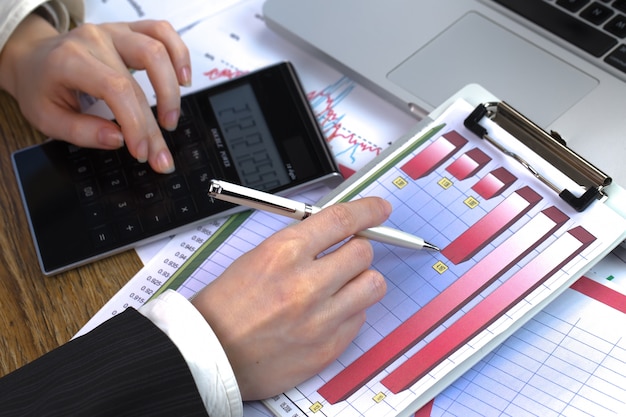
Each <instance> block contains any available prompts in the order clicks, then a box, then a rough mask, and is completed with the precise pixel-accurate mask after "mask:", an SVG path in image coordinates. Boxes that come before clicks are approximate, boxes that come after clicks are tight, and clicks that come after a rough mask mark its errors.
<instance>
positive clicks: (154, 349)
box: [0, 309, 208, 417]
mask: <svg viewBox="0 0 626 417" xmlns="http://www.w3.org/2000/svg"><path fill="white" fill-rule="evenodd" d="M207 415H208V414H207V412H206V409H205V407H204V404H203V403H202V399H201V398H200V394H199V393H198V390H197V388H196V385H195V382H194V380H193V377H192V375H191V372H190V370H189V368H188V367H187V364H186V362H185V360H184V358H183V357H182V355H181V354H180V352H179V351H178V349H177V348H176V346H175V345H174V343H173V342H172V341H171V340H170V339H169V338H168V337H167V335H165V334H164V333H163V332H162V331H161V330H160V329H159V328H158V327H156V326H155V325H154V324H153V323H152V322H151V321H150V320H148V319H147V318H145V317H144V316H143V315H141V314H140V313H139V312H137V311H136V310H133V309H128V310H126V311H125V312H123V313H120V314H119V315H117V316H115V317H113V318H111V319H110V320H108V321H107V322H105V323H104V324H102V325H101V326H99V327H97V328H96V329H94V330H93V331H91V332H90V333H88V334H86V335H84V336H82V337H79V338H77V339H75V340H72V341H70V342H68V343H67V344H65V345H63V346H61V347H59V348H57V349H55V350H53V351H51V352H50V353H48V354H46V355H44V356H42V357H41V358H39V359H37V360H35V361H34V362H32V363H30V364H28V365H26V366H24V367H22V368H20V369H18V370H16V371H14V372H12V373H10V374H8V375H7V376H5V377H3V378H2V379H0V416H2V417H4V416H142V417H144V416H207Z"/></svg>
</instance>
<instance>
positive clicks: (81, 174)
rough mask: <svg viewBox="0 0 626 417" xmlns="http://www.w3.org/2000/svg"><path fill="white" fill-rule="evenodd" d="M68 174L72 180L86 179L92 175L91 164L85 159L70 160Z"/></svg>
mask: <svg viewBox="0 0 626 417" xmlns="http://www.w3.org/2000/svg"><path fill="white" fill-rule="evenodd" d="M70 174H71V175H72V177H74V178H78V179H80V178H86V177H89V176H91V175H93V174H94V169H93V164H92V163H91V161H90V160H89V159H87V158H84V157H83V158H77V159H73V160H71V168H70Z"/></svg>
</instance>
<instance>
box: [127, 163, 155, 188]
mask: <svg viewBox="0 0 626 417" xmlns="http://www.w3.org/2000/svg"><path fill="white" fill-rule="evenodd" d="M154 177H155V173H154V171H152V169H150V166H149V165H148V164H137V165H134V166H133V167H132V168H131V178H132V181H133V182H136V183H141V182H146V181H150V180H152V179H153V178H154Z"/></svg>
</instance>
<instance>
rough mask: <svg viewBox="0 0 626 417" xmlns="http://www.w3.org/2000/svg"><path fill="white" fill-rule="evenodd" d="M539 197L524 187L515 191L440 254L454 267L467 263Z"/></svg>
mask: <svg viewBox="0 0 626 417" xmlns="http://www.w3.org/2000/svg"><path fill="white" fill-rule="evenodd" d="M541 198H542V197H541V196H540V195H539V194H538V193H536V192H535V191H533V189H532V188H530V187H528V186H524V187H523V188H521V189H519V190H517V191H515V192H514V193H512V194H511V195H509V196H508V197H507V198H505V199H504V200H503V201H502V202H501V203H500V204H498V205H497V206H496V207H495V208H494V209H493V210H491V211H490V212H489V213H487V214H486V215H485V216H483V217H482V218H481V219H480V220H478V221H477V222H476V223H474V224H473V225H472V226H471V227H470V228H469V229H467V230H466V231H465V232H463V233H462V234H461V235H460V236H459V237H457V238H456V239H454V240H453V241H452V242H450V244H449V245H448V246H446V247H445V248H443V249H442V251H441V254H442V255H443V256H445V257H446V258H448V259H449V260H450V262H452V263H454V264H455V265H458V264H460V263H461V262H465V261H467V260H468V259H470V258H471V257H472V256H474V255H476V254H477V253H478V252H480V251H481V250H482V249H483V248H484V247H485V246H487V245H488V244H489V243H490V242H492V241H493V240H494V239H495V238H497V237H498V236H499V235H500V234H501V233H502V232H503V231H504V230H506V229H508V228H509V227H510V226H511V225H512V224H513V223H515V222H516V221H517V220H519V219H520V218H521V217H522V216H523V215H524V214H526V213H528V211H529V210H530V209H532V208H533V207H534V206H535V205H536V204H537V203H538V202H539V201H541Z"/></svg>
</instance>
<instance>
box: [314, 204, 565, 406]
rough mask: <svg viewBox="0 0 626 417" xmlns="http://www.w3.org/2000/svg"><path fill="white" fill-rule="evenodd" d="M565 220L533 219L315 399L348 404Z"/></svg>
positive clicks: (550, 212) (552, 213)
mask: <svg viewBox="0 0 626 417" xmlns="http://www.w3.org/2000/svg"><path fill="white" fill-rule="evenodd" d="M567 220H569V217H568V216H566V215H565V214H564V213H563V212H562V211H560V210H559V209H557V208H556V207H549V208H547V209H545V210H543V211H542V212H541V213H539V214H537V216H535V217H534V218H532V219H531V220H530V221H529V222H528V223H526V224H525V225H524V226H522V227H521V228H520V230H518V231H517V232H516V233H515V234H514V235H512V236H511V237H509V238H508V239H507V240H506V241H505V242H503V243H502V244H501V245H500V246H498V247H497V248H496V249H494V250H493V252H491V253H489V254H488V255H487V256H486V257H485V258H483V259H482V260H481V261H480V262H478V263H477V264H476V265H474V266H473V267H472V268H471V269H470V270H469V271H467V272H466V273H465V274H463V275H462V276H461V277H459V278H458V279H457V280H456V281H455V282H454V283H452V284H451V285H450V286H449V287H448V288H446V289H445V290H444V291H442V292H441V293H440V294H439V295H437V296H436V297H435V298H434V299H432V300H431V301H430V302H429V303H428V304H426V305H425V306H424V307H422V308H421V309H420V310H418V311H417V312H416V313H415V314H413V315H412V316H411V317H409V318H408V319H407V320H406V321H405V322H403V323H402V324H401V325H400V326H398V327H397V328H396V329H394V330H393V331H392V332H391V333H389V334H388V335H387V336H386V337H385V338H383V339H382V340H381V341H379V342H378V343H377V344H376V345H374V346H373V347H372V348H370V349H369V350H368V351H367V352H365V353H364V354H363V355H361V356H360V357H359V358H357V359H356V360H355V361H354V362H353V363H351V364H350V365H349V366H347V367H346V368H344V369H343V370H342V371H341V372H340V373H339V374H337V375H336V376H335V377H333V378H332V379H331V380H329V381H328V382H326V384H324V385H323V386H322V387H321V388H320V389H319V390H318V393H319V394H320V395H321V396H322V397H324V399H325V400H326V401H328V402H329V403H331V404H335V403H337V402H339V401H342V400H345V399H346V398H348V397H349V396H350V395H352V394H353V393H354V392H356V391H357V390H358V389H359V388H361V387H362V386H363V385H365V384H366V383H367V381H369V380H371V379H372V377H374V376H375V375H376V374H378V373H379V372H380V371H382V370H383V369H384V368H386V367H387V366H389V365H390V364H391V363H392V362H393V361H395V360H396V359H397V358H399V357H400V356H402V355H403V354H404V353H406V352H407V351H408V350H409V349H411V348H412V347H413V346H415V344H417V343H418V342H419V341H420V340H422V338H423V337H424V336H426V335H427V334H428V333H430V332H431V331H432V330H434V329H435V328H437V327H438V326H439V325H441V323H443V322H444V321H446V320H447V319H448V318H449V317H451V316H452V315H453V314H454V313H456V312H457V311H458V310H460V309H461V308H463V306H464V305H466V304H467V302H469V301H470V300H471V299H473V298H474V297H475V296H476V295H477V294H479V293H480V292H481V291H483V289H485V288H486V287H487V286H489V285H491V283H493V282H494V281H496V280H497V279H498V278H500V277H501V276H502V274H504V273H505V272H506V271H508V270H509V268H511V266H513V265H515V264H516V263H517V262H519V260H521V259H522V258H523V257H525V256H526V255H527V254H528V253H530V252H531V251H532V250H533V249H535V248H536V247H537V246H539V245H540V244H541V243H542V242H544V241H545V240H546V239H547V238H548V237H549V236H551V235H552V234H553V233H554V232H555V231H556V230H557V229H558V228H559V227H561V226H562V225H563V224H565V222H567Z"/></svg>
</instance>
